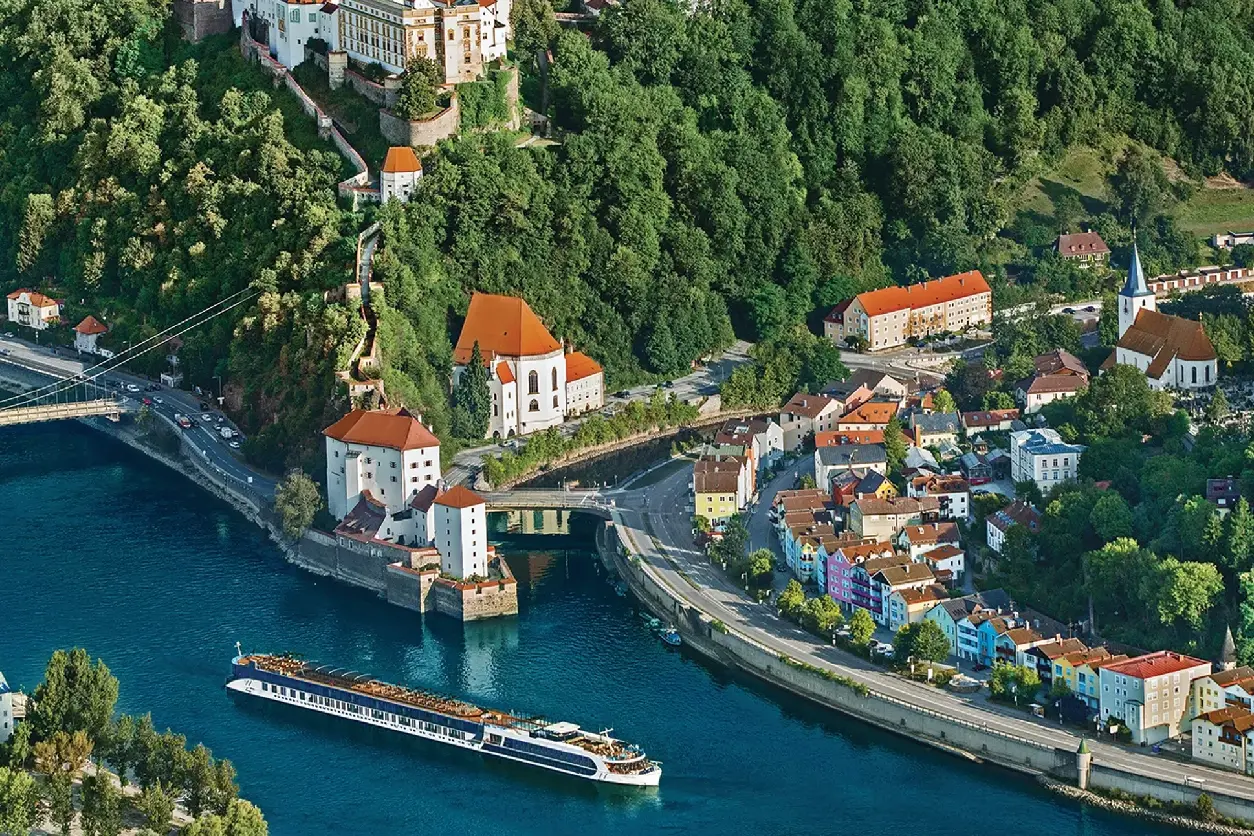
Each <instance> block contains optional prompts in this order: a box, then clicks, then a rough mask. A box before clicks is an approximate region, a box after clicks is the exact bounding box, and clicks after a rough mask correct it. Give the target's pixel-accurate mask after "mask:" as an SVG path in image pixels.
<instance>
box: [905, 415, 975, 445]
mask: <svg viewBox="0 0 1254 836" xmlns="http://www.w3.org/2000/svg"><path fill="white" fill-rule="evenodd" d="M961 425H962V422H961V419H960V418H959V417H958V413H956V412H928V413H925V412H915V413H914V414H912V415H911V416H910V430H911V433H912V435H913V439H914V443H915V445H916V446H919V447H944V446H945V445H948V444H957V443H958V428H959V427H960V426H961Z"/></svg>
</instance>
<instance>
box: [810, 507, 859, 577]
mask: <svg viewBox="0 0 1254 836" xmlns="http://www.w3.org/2000/svg"><path fill="white" fill-rule="evenodd" d="M829 519H830V517H829ZM806 536H807V537H812V538H813V539H814V541H815V542H816V547H815V553H814V568H813V573H814V575H813V577H814V585H815V586H817V587H818V588H819V590H820V591H821V592H823V593H826V594H829V595H830V592H831V590H830V587H831V586H833V585H835V586H836V587H837V588H839V587H840V585H841V582H842V581H843V580H845V578H843V577H842V576H841V575H840V574H839V573H840V572H841V571H843V568H842V566H841V562H840V561H837V563H836V564H835V567H836V570H837V572H838V574H837V576H836V577H835V578H834V579H832V580H829V576H828V570H829V569H830V568H831V567H832V566H833V564H832V557H833V556H834V555H835V554H836V552H838V551H839V550H840V549H842V548H848V547H851V546H856V545H858V543H859V542H860V541H859V539H858V535H856V534H854V533H853V532H852V531H841V532H840V533H839V534H837V533H836V526H835V525H834V523H829V524H828V525H827V526H824V527H823V528H822V530H821V531H818V532H816V533H815V534H811V535H806Z"/></svg>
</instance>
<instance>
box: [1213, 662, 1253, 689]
mask: <svg viewBox="0 0 1254 836" xmlns="http://www.w3.org/2000/svg"><path fill="white" fill-rule="evenodd" d="M1210 678H1211V680H1212V681H1213V682H1214V683H1215V684H1216V685H1218V686H1219V687H1220V688H1230V687H1232V686H1233V685H1240V686H1242V687H1243V688H1245V689H1246V690H1247V691H1249V690H1254V688H1251V687H1247V686H1254V668H1251V667H1250V666H1248V665H1242V666H1241V667H1239V668H1233V669H1232V670H1227V671H1216V672H1215V673H1212V674H1211V675H1210Z"/></svg>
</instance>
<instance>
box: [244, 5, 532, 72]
mask: <svg viewBox="0 0 1254 836" xmlns="http://www.w3.org/2000/svg"><path fill="white" fill-rule="evenodd" d="M233 6H234V9H235V17H236V21H235V22H236V25H241V24H242V22H243V20H242V18H243V15H244V14H247V16H248V18H249V20H250V21H256V23H254V24H253V27H252V29H253V36H254V37H255V38H257V39H258V40H261V41H263V42H265V43H266V44H267V45H268V46H269V47H270V54H271V55H273V56H274V58H275V59H276V60H277V61H279V63H281V64H283V66H285V67H288V68H289V69H290V68H292V67H295V66H297V65H298V64H300V63H302V62H303V61H304V60H305V46H306V45H307V44H308V43H309V40H310V39H311V38H319V39H321V40H323V41H325V42H326V43H327V47H328V49H329V50H330V51H332V52H340V51H343V52H346V53H347V54H348V57H349V58H351V59H352V60H354V61H356V62H358V63H359V64H361V65H363V66H364V65H369V64H374V63H378V64H381V65H382V66H383V68H384V69H385V70H387V71H388V72H389V73H394V74H400V73H401V72H403V71H404V69H405V64H406V62H407V61H408V60H409V59H411V58H430V59H431V60H433V61H435V62H436V64H437V65H438V66H439V67H440V70H441V74H442V76H443V83H445V84H457V83H461V82H466V81H474V80H475V79H476V78H477V77H478V76H479V75H480V74H481V73H482V72H483V68H484V65H485V64H487V63H488V62H491V61H493V60H495V59H497V58H500V57H502V56H504V55H505V42H506V41H507V40H508V38H509V37H510V29H509V14H510V0H480V2H478V3H464V2H453V1H452V0H410V1H409V2H403V0H341V1H340V2H332V3H324V2H323V0H286V1H285V0H275V2H273V3H272V2H270V0H239V2H237V3H234V4H233Z"/></svg>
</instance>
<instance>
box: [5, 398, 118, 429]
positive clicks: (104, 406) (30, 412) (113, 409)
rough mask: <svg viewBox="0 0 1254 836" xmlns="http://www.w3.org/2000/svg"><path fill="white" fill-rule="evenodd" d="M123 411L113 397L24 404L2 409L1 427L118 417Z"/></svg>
mask: <svg viewBox="0 0 1254 836" xmlns="http://www.w3.org/2000/svg"><path fill="white" fill-rule="evenodd" d="M121 412H122V407H121V406H120V405H119V404H118V402H117V401H115V400H113V399H112V398H109V399H101V400H95V401H80V402H78V403H57V404H47V405H45V406H22V407H16V408H14V409H0V427H6V426H13V425H16V424H34V423H37V422H39V421H59V420H62V419H65V418H90V417H92V416H98V415H104V416H108V417H112V418H116V417H117V416H118V415H119V414H120V413H121Z"/></svg>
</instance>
